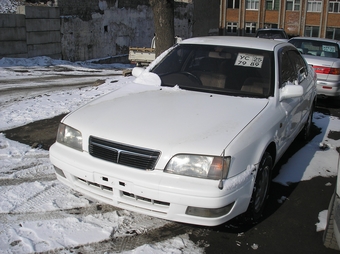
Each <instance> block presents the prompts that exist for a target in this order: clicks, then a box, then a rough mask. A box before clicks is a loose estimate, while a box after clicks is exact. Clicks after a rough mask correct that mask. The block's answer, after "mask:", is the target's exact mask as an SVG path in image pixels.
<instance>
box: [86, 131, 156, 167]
mask: <svg viewBox="0 0 340 254" xmlns="http://www.w3.org/2000/svg"><path fill="white" fill-rule="evenodd" d="M89 153H90V155H92V156H93V157H96V158H99V159H102V160H106V161H109V162H112V163H116V164H120V165H124V166H128V167H133V168H138V169H144V170H153V169H154V167H155V165H156V162H157V161H158V158H159V155H160V152H159V151H155V150H151V149H147V148H141V147H135V146H131V145H126V144H121V143H117V142H113V141H108V140H104V139H100V138H96V137H93V136H90V139H89Z"/></svg>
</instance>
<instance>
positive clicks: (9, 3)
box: [0, 0, 20, 13]
mask: <svg viewBox="0 0 340 254" xmlns="http://www.w3.org/2000/svg"><path fill="white" fill-rule="evenodd" d="M19 5H20V3H19V1H17V0H1V1H0V13H16V11H17V7H18V6H19Z"/></svg>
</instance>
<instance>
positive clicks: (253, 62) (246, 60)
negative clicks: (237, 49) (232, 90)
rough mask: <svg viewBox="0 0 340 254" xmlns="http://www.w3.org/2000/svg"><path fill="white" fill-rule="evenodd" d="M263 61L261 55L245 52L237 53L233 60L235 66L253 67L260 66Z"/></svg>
mask: <svg viewBox="0 0 340 254" xmlns="http://www.w3.org/2000/svg"><path fill="white" fill-rule="evenodd" d="M262 63H263V56H259V55H251V54H246V53H238V56H237V58H236V61H235V65H236V66H247V67H254V68H261V67H262Z"/></svg>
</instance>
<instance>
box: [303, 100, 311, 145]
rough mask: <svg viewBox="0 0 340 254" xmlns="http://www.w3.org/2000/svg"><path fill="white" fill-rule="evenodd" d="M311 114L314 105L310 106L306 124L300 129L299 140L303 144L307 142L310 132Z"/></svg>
mask: <svg viewBox="0 0 340 254" xmlns="http://www.w3.org/2000/svg"><path fill="white" fill-rule="evenodd" d="M313 113H314V105H313V106H312V108H311V110H310V112H309V115H308V119H307V122H306V123H305V126H304V127H303V129H302V132H301V133H300V139H301V140H302V141H304V142H308V141H309V138H310V133H311V130H312V123H313Z"/></svg>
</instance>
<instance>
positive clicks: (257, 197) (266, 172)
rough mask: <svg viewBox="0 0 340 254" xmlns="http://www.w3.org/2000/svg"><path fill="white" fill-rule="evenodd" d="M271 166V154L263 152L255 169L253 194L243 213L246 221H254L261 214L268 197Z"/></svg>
mask: <svg viewBox="0 0 340 254" xmlns="http://www.w3.org/2000/svg"><path fill="white" fill-rule="evenodd" d="M272 167H273V159H272V156H271V155H270V153H268V152H265V153H264V155H263V157H262V159H261V162H260V165H259V168H258V170H257V174H256V179H255V184H254V188H253V194H252V196H251V200H250V203H249V206H248V210H247V212H246V214H245V216H246V221H248V222H253V223H256V222H257V221H258V220H259V219H260V218H261V216H262V212H263V208H264V206H265V203H266V200H267V198H268V193H269V185H270V181H271V171H272Z"/></svg>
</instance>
